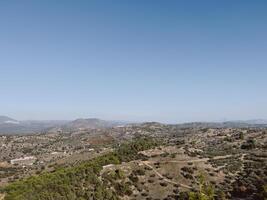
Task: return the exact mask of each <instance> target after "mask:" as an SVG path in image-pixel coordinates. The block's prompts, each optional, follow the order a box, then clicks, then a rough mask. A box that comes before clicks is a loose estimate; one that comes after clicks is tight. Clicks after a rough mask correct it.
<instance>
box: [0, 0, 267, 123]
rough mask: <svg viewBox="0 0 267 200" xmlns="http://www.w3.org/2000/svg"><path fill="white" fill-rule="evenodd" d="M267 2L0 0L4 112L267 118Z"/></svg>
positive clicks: (0, 104)
mask: <svg viewBox="0 0 267 200" xmlns="http://www.w3.org/2000/svg"><path fill="white" fill-rule="evenodd" d="M266 10H267V2H266V1H264V0H262V1H261V0H254V1H251V0H235V1H232V0H225V1H219V0H203V1H196V0H195V1H193V0H184V1H183V0H176V1H174V0H169V1H163V0H161V1H158V0H153V1H152V0H147V1H143V0H135V1H130V0H114V1H108V0H105V1H104V0H95V1H94V0H92V1H86V0H84V1H83V0H78V1H68V0H64V1H63V0H56V1H54V0H47V1H41V0H34V1H33V0H32V1H29V0H25V1H20V0H10V1H0V115H7V116H10V117H13V118H15V119H19V120H27V119H38V120H43V119H68V120H70V119H76V118H90V117H97V118H102V119H109V120H110V119H113V120H125V121H159V122H169V123H176V122H179V123H180V122H189V121H221V120H245V119H267V12H266Z"/></svg>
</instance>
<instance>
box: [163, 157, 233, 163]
mask: <svg viewBox="0 0 267 200" xmlns="http://www.w3.org/2000/svg"><path fill="white" fill-rule="evenodd" d="M230 157H232V155H226V156H216V157H214V158H201V159H195V160H171V161H166V162H165V163H188V162H190V163H197V162H207V161H209V160H219V159H224V158H230Z"/></svg>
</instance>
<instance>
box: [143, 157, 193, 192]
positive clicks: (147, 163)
mask: <svg viewBox="0 0 267 200" xmlns="http://www.w3.org/2000/svg"><path fill="white" fill-rule="evenodd" d="M142 163H143V164H144V165H146V166H147V167H149V168H150V169H152V170H153V171H154V172H155V174H157V176H159V177H160V178H162V179H163V181H165V182H168V183H171V184H175V185H179V186H180V187H184V188H187V189H192V187H191V186H189V185H185V184H182V183H178V182H174V181H172V180H170V179H167V178H165V177H164V176H162V174H160V173H159V172H158V171H157V170H156V169H155V168H154V167H153V166H151V165H150V164H149V162H148V161H142Z"/></svg>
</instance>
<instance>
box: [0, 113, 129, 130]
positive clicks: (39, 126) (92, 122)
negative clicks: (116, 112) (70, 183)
mask: <svg viewBox="0 0 267 200" xmlns="http://www.w3.org/2000/svg"><path fill="white" fill-rule="evenodd" d="M124 124H125V123H124V122H117V121H105V120H101V119H96V118H89V119H76V120H74V121H66V120H44V121H40V120H27V121H18V120H15V119H12V118H10V117H6V116H0V134H32V133H40V132H53V131H78V130H84V129H100V128H109V127H114V126H119V125H124Z"/></svg>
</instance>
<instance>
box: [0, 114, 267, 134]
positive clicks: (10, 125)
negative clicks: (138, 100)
mask: <svg viewBox="0 0 267 200" xmlns="http://www.w3.org/2000/svg"><path fill="white" fill-rule="evenodd" d="M155 123H156V122H155ZM126 124H128V123H126V122H119V121H106V120H101V119H96V118H89V119H76V120H74V121H66V120H50V121H49V120H46V121H40V120H39V121H38V120H31V121H30V120H27V121H19V120H16V119H12V118H10V117H6V116H0V135H1V134H10V135H11V134H33V133H40V132H58V131H60V132H66V131H79V130H87V129H101V128H110V127H115V126H121V125H126ZM176 126H178V127H180V128H194V127H195V128H201V127H202V128H247V127H267V120H264V119H257V120H245V121H241V120H238V121H226V122H190V123H183V124H176Z"/></svg>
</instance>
